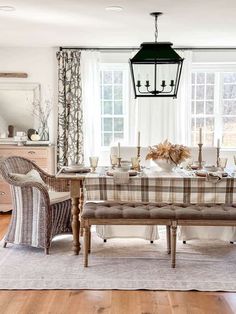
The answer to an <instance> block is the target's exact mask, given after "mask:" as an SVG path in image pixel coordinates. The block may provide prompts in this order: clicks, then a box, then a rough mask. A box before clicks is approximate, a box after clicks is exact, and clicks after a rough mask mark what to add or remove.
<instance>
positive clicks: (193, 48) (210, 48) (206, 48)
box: [60, 47, 236, 51]
mask: <svg viewBox="0 0 236 314" xmlns="http://www.w3.org/2000/svg"><path fill="white" fill-rule="evenodd" d="M73 49H75V50H77V49H78V50H98V51H101V50H102V51H130V50H139V49H140V47H104V48H103V47H60V51H62V50H73ZM174 49H178V50H198V51H199V50H200V51H211V50H218V51H223V50H232V51H233V50H236V47H225V48H224V47H174Z"/></svg>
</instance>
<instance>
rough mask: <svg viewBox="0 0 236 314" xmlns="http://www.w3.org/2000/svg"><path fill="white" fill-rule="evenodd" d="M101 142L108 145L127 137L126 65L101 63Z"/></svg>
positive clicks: (105, 145) (103, 145)
mask: <svg viewBox="0 0 236 314" xmlns="http://www.w3.org/2000/svg"><path fill="white" fill-rule="evenodd" d="M100 84H101V143H102V147H109V146H110V145H111V144H112V143H114V142H119V141H124V140H126V139H127V136H128V135H127V104H128V96H127V95H128V93H127V87H128V69H127V65H126V64H125V65H115V64H109V65H105V64H102V65H101V69H100Z"/></svg>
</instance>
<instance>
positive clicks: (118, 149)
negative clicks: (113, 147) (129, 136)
mask: <svg viewBox="0 0 236 314" xmlns="http://www.w3.org/2000/svg"><path fill="white" fill-rule="evenodd" d="M118 158H120V142H118Z"/></svg>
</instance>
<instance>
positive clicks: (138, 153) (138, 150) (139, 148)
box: [137, 146, 141, 171]
mask: <svg viewBox="0 0 236 314" xmlns="http://www.w3.org/2000/svg"><path fill="white" fill-rule="evenodd" d="M140 150H141V146H137V158H138V166H137V171H141V167H140V161H141V160H140Z"/></svg>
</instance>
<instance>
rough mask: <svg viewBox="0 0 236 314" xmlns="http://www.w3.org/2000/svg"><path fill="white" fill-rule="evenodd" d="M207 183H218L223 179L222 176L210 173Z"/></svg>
mask: <svg viewBox="0 0 236 314" xmlns="http://www.w3.org/2000/svg"><path fill="white" fill-rule="evenodd" d="M206 179H207V181H209V182H212V183H217V182H219V181H220V180H221V179H222V174H221V173H219V172H209V173H208V174H207V176H206Z"/></svg>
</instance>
